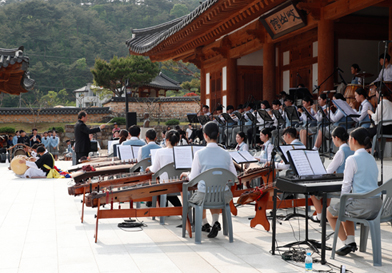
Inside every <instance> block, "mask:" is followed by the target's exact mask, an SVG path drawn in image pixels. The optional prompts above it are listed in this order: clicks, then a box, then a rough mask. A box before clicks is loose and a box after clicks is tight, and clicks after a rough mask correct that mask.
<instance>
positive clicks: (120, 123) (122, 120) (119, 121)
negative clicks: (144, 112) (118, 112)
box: [111, 117, 127, 125]
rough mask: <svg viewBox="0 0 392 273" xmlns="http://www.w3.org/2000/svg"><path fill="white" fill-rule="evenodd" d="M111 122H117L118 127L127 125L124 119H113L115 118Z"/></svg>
mask: <svg viewBox="0 0 392 273" xmlns="http://www.w3.org/2000/svg"><path fill="white" fill-rule="evenodd" d="M111 122H112V123H115V122H117V124H118V125H126V124H127V120H126V118H122V117H115V118H113V119H112V121H111Z"/></svg>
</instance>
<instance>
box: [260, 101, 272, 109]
mask: <svg viewBox="0 0 392 273" xmlns="http://www.w3.org/2000/svg"><path fill="white" fill-rule="evenodd" d="M261 104H264V106H265V108H267V109H268V108H271V105H270V104H269V102H268V100H263V101H262V102H261Z"/></svg>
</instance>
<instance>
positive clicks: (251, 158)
mask: <svg viewBox="0 0 392 273" xmlns="http://www.w3.org/2000/svg"><path fill="white" fill-rule="evenodd" d="M238 153H239V154H240V155H242V156H243V157H244V158H245V159H246V161H248V162H255V161H257V160H255V158H254V157H253V156H252V155H251V154H250V153H249V152H248V151H238Z"/></svg>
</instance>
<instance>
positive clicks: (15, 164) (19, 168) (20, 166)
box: [11, 155, 29, 175]
mask: <svg viewBox="0 0 392 273" xmlns="http://www.w3.org/2000/svg"><path fill="white" fill-rule="evenodd" d="M20 159H24V160H28V159H29V158H28V157H27V156H25V155H17V156H15V157H14V158H13V159H12V161H11V170H12V171H13V172H14V173H15V174H17V175H22V174H24V173H25V172H26V171H27V166H26V163H20V162H19V160H20Z"/></svg>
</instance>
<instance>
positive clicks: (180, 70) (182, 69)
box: [161, 60, 200, 80]
mask: <svg viewBox="0 0 392 273" xmlns="http://www.w3.org/2000/svg"><path fill="white" fill-rule="evenodd" d="M161 68H162V69H164V70H168V71H171V72H173V73H175V74H178V75H183V76H188V77H189V76H190V77H193V78H196V79H199V80H200V70H199V69H197V67H196V66H195V65H194V64H191V63H184V62H182V61H179V62H176V61H173V60H168V61H164V62H162V67H161Z"/></svg>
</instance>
